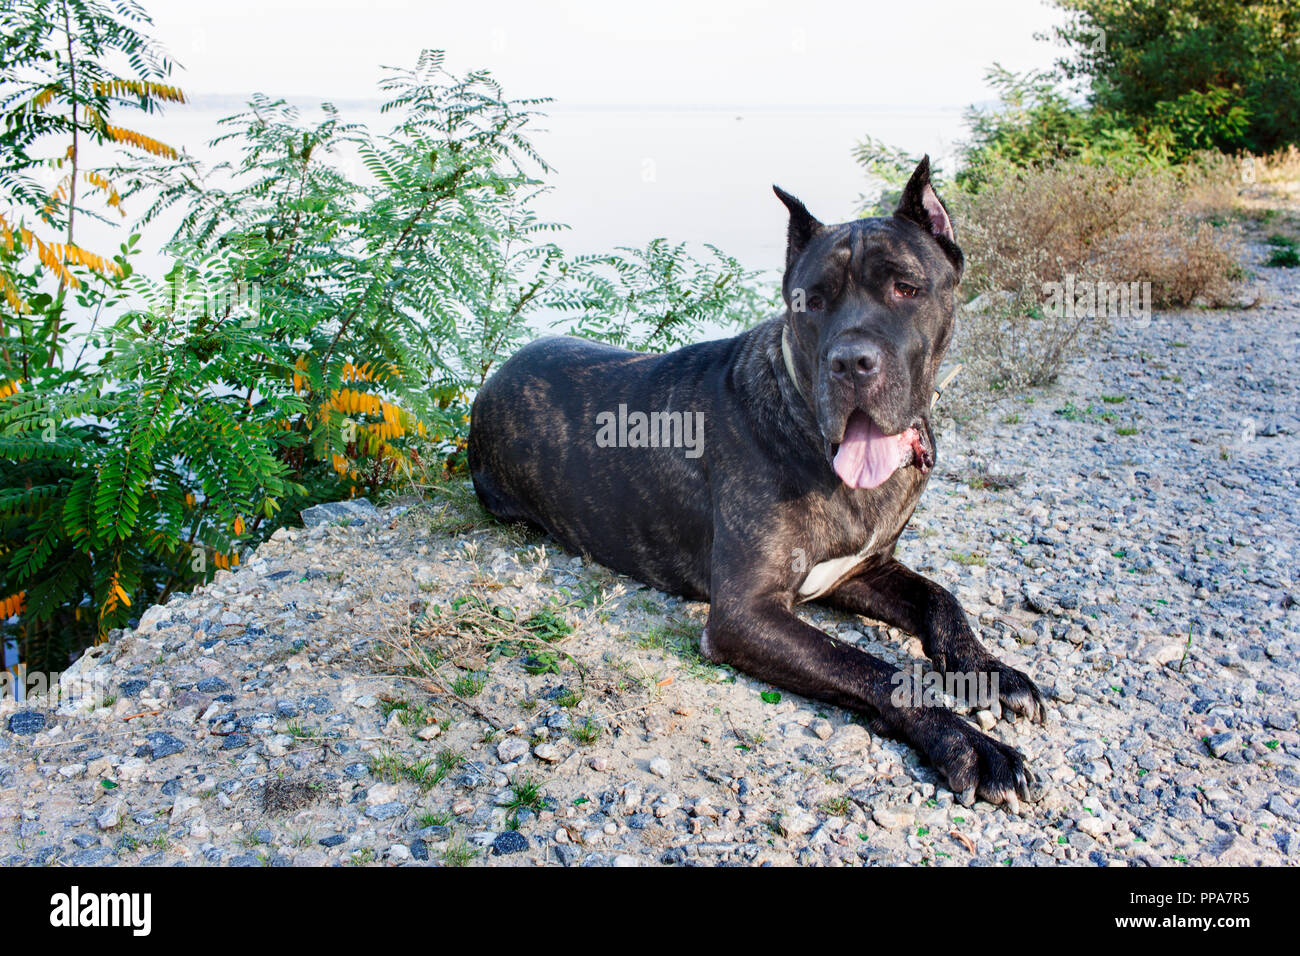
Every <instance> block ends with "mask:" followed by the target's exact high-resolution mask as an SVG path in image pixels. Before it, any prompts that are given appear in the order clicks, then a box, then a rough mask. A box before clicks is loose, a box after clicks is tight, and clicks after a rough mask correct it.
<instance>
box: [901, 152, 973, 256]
mask: <svg viewBox="0 0 1300 956" xmlns="http://www.w3.org/2000/svg"><path fill="white" fill-rule="evenodd" d="M894 215H895V216H897V217H899V218H900V219H907V220H910V221H911V222H914V223H916V224H917V225H918V226H920V227H921V228H923V229H925V230H926V231H927V232H929V233H930V234H931V235H932V236H934V238H935V239H937V240H938V242H939V245H940V246H942V247H943V251H944V252H946V253H947V254H948V258H950V259H951V260H952V261H953V265H955V266H956V267H957V274H958V275H961V270H962V265H963V264H964V257H963V256H962V252H961V249H960V248H958V246H957V234H956V232H955V231H954V230H953V228H952V218H951V217H950V216H949V215H948V209H947V207H946V206H944V204H943V200H942V199H940V198H939V194H938V193H936V192H935V191H934V186H932V185H931V184H930V157H929V156H924V157H922V158H921V161H920V162H919V163H917V164H916V170H915V172H913V173H912V178H911V179H909V180H908V181H907V186H906V187H905V188H904V189H903V195H902V198H901V199H899V200H898V208H897V209H895V210H894Z"/></svg>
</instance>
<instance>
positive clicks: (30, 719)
mask: <svg viewBox="0 0 1300 956" xmlns="http://www.w3.org/2000/svg"><path fill="white" fill-rule="evenodd" d="M44 729H45V715H44V714H42V713H41V712H40V711H39V710H20V711H18V713H16V714H11V715H10V716H9V732H10V733H11V734H37V733H40V732H41V731H42V730H44Z"/></svg>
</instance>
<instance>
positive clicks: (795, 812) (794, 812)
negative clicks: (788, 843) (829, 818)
mask: <svg viewBox="0 0 1300 956" xmlns="http://www.w3.org/2000/svg"><path fill="white" fill-rule="evenodd" d="M816 826H817V818H816V817H815V816H813V815H812V814H811V813H809V812H808V811H807V810H805V809H803V808H802V807H797V806H795V807H786V808H785V809H784V810H782V811H781V832H782V833H784V834H785V835H786V836H788V837H789V836H798V835H800V834H804V833H808V832H809V831H811V830H812V829H814V828H815V827H816Z"/></svg>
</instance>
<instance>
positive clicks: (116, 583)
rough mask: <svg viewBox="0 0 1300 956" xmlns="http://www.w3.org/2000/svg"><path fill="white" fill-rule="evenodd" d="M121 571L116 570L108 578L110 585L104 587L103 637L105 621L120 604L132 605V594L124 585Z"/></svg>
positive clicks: (100, 626) (101, 607)
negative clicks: (127, 591)
mask: <svg viewBox="0 0 1300 956" xmlns="http://www.w3.org/2000/svg"><path fill="white" fill-rule="evenodd" d="M119 575H120V572H118V571H114V572H113V576H112V577H111V578H109V579H108V586H107V587H106V588H105V589H104V603H103V604H101V605H100V606H99V631H100V638H101V639H102V638H103V637H104V634H105V628H106V625H105V621H106V620H107V619H108V617H109V615H111V614H112V613H113V612H114V611H116V610H117V609H118V607H119V606H122V605H124V606H126V607H130V606H131V595H129V594H127V593H126V588H124V587H122V582H121V580H120V577H119Z"/></svg>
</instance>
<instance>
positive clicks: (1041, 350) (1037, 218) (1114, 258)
mask: <svg viewBox="0 0 1300 956" xmlns="http://www.w3.org/2000/svg"><path fill="white" fill-rule="evenodd" d="M1202 182H1203V179H1202V177H1201V174H1198V173H1195V172H1193V171H1191V170H1185V171H1182V172H1181V173H1180V172H1175V171H1172V170H1161V169H1153V170H1147V171H1143V172H1138V173H1132V174H1128V173H1123V172H1120V171H1118V170H1113V169H1109V168H1106V167H1102V166H1095V165H1090V164H1088V163H1085V162H1081V161H1075V162H1063V163H1056V164H1053V165H1050V166H1047V167H1044V168H1041V169H1025V170H1016V171H1013V172H1010V173H1007V174H1005V175H1002V176H1000V177H999V178H997V179H996V180H992V181H990V182H989V183H987V184H986V185H985V186H984V188H983V189H981V190H980V191H979V192H978V193H975V194H973V195H971V194H958V195H956V196H954V197H953V200H952V206H953V208H954V212H955V214H956V219H957V223H958V228H959V229H960V230H961V232H960V239H961V242H962V246H963V249H964V250H965V251H966V254H967V257H968V263H969V265H968V272H967V276H966V279H965V280H964V282H963V285H964V287H965V288H966V291H967V294H968V295H973V296H976V301H975V302H974V303H973V305H974V306H975V308H973V309H966V310H964V311H963V313H962V315H961V316H960V318H959V321H958V335H957V339H956V344H955V354H956V355H957V356H958V357H959V358H960V360H962V361H963V362H965V363H967V364H968V366H969V368H968V370H967V372H966V373H965V374H964V375H963V377H962V378H961V379H959V380H958V381H959V382H960V390H961V392H963V393H964V394H965V395H966V400H967V404H968V405H976V406H977V405H978V404H979V403H980V401H981V400H982V397H987V396H986V395H984V394H983V393H987V391H988V390H990V389H992V390H993V391H994V392H996V391H998V390H1001V389H1004V388H1020V387H1023V386H1027V385H1043V384H1046V383H1048V382H1051V381H1052V380H1053V379H1054V378H1055V377H1056V375H1057V373H1058V372H1059V370H1060V368H1061V365H1062V364H1063V362H1064V361H1065V360H1066V359H1067V358H1069V357H1070V356H1071V355H1072V354H1074V353H1076V352H1077V351H1078V350H1079V349H1081V348H1084V347H1086V346H1088V345H1089V344H1091V343H1092V342H1095V340H1096V339H1097V337H1098V336H1100V335H1102V334H1104V333H1105V331H1106V330H1107V327H1108V315H1107V312H1108V308H1109V305H1110V304H1109V303H1099V304H1098V309H1097V313H1096V314H1091V315H1090V314H1087V311H1086V310H1082V311H1076V312H1074V313H1073V314H1070V311H1069V310H1067V309H1063V308H1057V307H1054V306H1057V305H1060V301H1059V299H1057V300H1053V295H1054V294H1055V295H1059V294H1060V293H1061V291H1062V289H1064V288H1077V289H1084V288H1086V287H1087V284H1093V285H1095V284H1096V283H1098V282H1105V283H1109V284H1112V285H1113V284H1117V283H1124V284H1131V283H1138V284H1139V285H1138V287H1137V288H1136V289H1135V290H1134V291H1136V292H1138V293H1139V294H1142V286H1141V285H1140V284H1141V283H1149V284H1150V299H1149V305H1150V307H1154V308H1168V307H1183V306H1189V305H1192V304H1194V303H1201V304H1206V305H1213V306H1219V305H1224V304H1227V303H1229V302H1231V301H1232V297H1233V295H1234V292H1235V291H1236V289H1237V286H1238V280H1239V278H1240V276H1241V274H1242V270H1241V266H1240V261H1239V259H1240V250H1239V248H1238V243H1237V240H1236V233H1235V230H1234V229H1232V228H1221V229H1216V228H1215V227H1213V226H1212V225H1210V224H1209V223H1208V222H1203V221H1199V220H1198V219H1197V218H1196V217H1195V215H1194V214H1193V213H1192V211H1191V210H1190V208H1189V197H1190V196H1191V195H1192V194H1193V193H1194V192H1195V191H1196V189H1197V188H1198V187H1199V186H1200V185H1201V184H1202ZM1130 288H1132V287H1131V286H1130ZM1134 304H1135V305H1137V306H1138V307H1137V308H1135V309H1134V310H1133V311H1134V312H1137V313H1140V312H1141V310H1142V309H1144V308H1145V307H1146V304H1147V303H1146V302H1145V300H1143V301H1142V302H1141V303H1134ZM1109 318H1110V319H1113V318H1115V316H1113V315H1112V316H1109ZM1141 318H1142V316H1141V315H1140V314H1137V315H1133V316H1132V319H1133V320H1140V319H1141Z"/></svg>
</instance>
